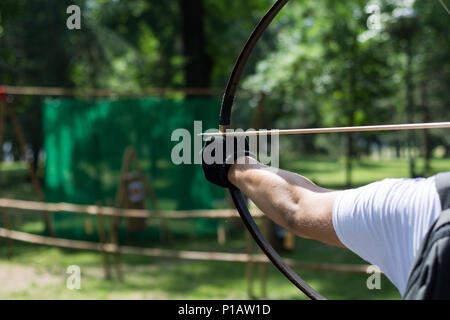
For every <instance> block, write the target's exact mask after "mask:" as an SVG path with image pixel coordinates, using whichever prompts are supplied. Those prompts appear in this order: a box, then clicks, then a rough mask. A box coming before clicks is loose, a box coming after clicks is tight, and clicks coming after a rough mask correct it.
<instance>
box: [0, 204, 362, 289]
mask: <svg viewBox="0 0 450 320" xmlns="http://www.w3.org/2000/svg"><path fill="white" fill-rule="evenodd" d="M0 209H3V213H2V216H3V224H4V227H3V228H0V238H5V239H7V242H6V244H7V250H8V251H7V252H8V257H11V256H12V252H13V244H12V240H16V241H22V242H27V243H33V244H40V245H47V246H54V247H60V248H67V249H78V250H90V251H99V252H101V253H102V258H103V266H104V272H105V276H106V277H107V278H110V276H111V272H110V259H109V254H112V255H113V257H114V266H115V270H116V274H117V277H118V278H119V279H122V272H121V268H120V255H121V254H128V255H143V256H148V257H159V258H171V259H184V260H197V261H222V262H224V261H225V262H241V263H247V265H248V268H247V285H248V292H249V297H254V296H253V293H252V292H253V291H252V287H253V281H252V278H253V271H252V270H253V267H252V266H253V265H256V264H258V265H260V266H261V291H262V296H265V292H266V290H265V287H266V275H265V273H266V271H265V265H267V264H270V263H271V262H270V261H269V259H268V258H267V257H266V256H265V255H263V254H253V252H252V251H253V249H252V248H253V243H252V242H251V240H250V239H248V240H249V242H248V245H247V247H248V248H247V253H228V252H205V251H187V250H170V249H161V248H144V247H133V246H123V245H119V243H118V239H117V234H118V226H119V224H118V219H119V217H128V218H129V217H133V218H136V217H137V218H170V219H186V218H211V219H224V218H239V214H238V213H237V212H236V211H235V210H232V209H223V210H189V211H170V210H166V211H162V210H158V211H149V210H143V209H118V208H114V207H111V206H107V207H104V206H100V205H77V204H71V203H45V202H36V201H24V200H14V199H5V198H0ZM10 210H27V211H34V212H41V213H42V212H47V213H56V214H58V213H61V212H70V213H75V214H87V215H95V216H97V220H98V221H97V222H98V228H99V236H100V242H99V243H96V242H89V241H81V240H69V239H62V238H55V237H46V236H41V235H37V234H30V233H25V232H21V231H15V230H11V228H10V224H9V222H8V221H9V220H8V219H7V218H8V213H7V212H8V211H10ZM251 213H252V216H253V217H254V218H262V217H263V216H264V215H263V213H262V212H261V211H260V210H258V209H255V210H252V211H251ZM104 217H108V218H109V219H110V222H111V235H110V237H109V239H107V236H106V233H105V228H104V227H105V226H104V220H103V218H104ZM249 244H251V245H249ZM284 261H285V262H286V263H287V264H288V265H289V266H291V267H293V268H299V269H308V270H317V271H326V272H343V273H366V271H367V268H368V265H349V264H334V263H309V262H303V261H298V260H293V259H284ZM249 271H251V272H249Z"/></svg>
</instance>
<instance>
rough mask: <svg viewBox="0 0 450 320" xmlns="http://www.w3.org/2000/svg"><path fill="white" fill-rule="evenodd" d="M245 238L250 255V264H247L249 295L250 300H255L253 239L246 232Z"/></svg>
mask: <svg viewBox="0 0 450 320" xmlns="http://www.w3.org/2000/svg"><path fill="white" fill-rule="evenodd" d="M245 237H246V240H247V255H248V258H249V259H248V262H247V268H246V274H247V295H248V297H249V298H253V297H254V294H253V270H254V263H253V261H252V254H253V239H252V236H251V234H250V232H247V231H246V232H245Z"/></svg>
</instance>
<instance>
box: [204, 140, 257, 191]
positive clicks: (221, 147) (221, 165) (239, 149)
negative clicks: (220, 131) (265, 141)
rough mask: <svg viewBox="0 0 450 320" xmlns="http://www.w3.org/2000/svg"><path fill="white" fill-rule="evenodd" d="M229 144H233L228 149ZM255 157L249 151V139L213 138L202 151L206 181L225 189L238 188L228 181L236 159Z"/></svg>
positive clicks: (207, 141)
mask: <svg viewBox="0 0 450 320" xmlns="http://www.w3.org/2000/svg"><path fill="white" fill-rule="evenodd" d="M227 144H233V146H229V147H228V149H229V150H228V152H227ZM243 156H252V157H254V155H253V154H252V153H251V152H250V151H249V143H248V139H247V137H225V136H213V137H210V138H208V139H207V140H206V142H205V146H204V147H203V149H202V168H203V173H204V174H205V177H206V180H208V181H209V182H212V183H214V184H216V185H218V186H220V187H224V188H236V187H235V186H234V185H233V184H232V183H231V182H230V181H229V180H228V171H229V170H230V168H231V166H232V165H233V164H234V163H236V159H238V158H240V157H243Z"/></svg>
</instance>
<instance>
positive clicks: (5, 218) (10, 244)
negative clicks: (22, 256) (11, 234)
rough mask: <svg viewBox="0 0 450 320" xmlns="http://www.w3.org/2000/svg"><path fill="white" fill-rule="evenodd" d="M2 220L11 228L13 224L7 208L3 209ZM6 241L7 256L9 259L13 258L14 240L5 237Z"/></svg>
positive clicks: (7, 227) (6, 226)
mask: <svg viewBox="0 0 450 320" xmlns="http://www.w3.org/2000/svg"><path fill="white" fill-rule="evenodd" d="M2 220H3V225H4V226H5V228H6V229H8V230H10V229H11V224H10V221H9V215H8V210H7V209H3V210H2ZM5 242H6V256H7V257H8V259H11V258H12V256H13V254H14V246H13V245H14V244H13V241H12V240H11V239H10V238H7V239H5Z"/></svg>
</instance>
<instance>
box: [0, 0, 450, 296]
mask: <svg viewBox="0 0 450 320" xmlns="http://www.w3.org/2000/svg"><path fill="white" fill-rule="evenodd" d="M74 4H75V5H77V6H78V7H79V8H80V19H79V23H80V27H81V28H80V29H76V28H75V29H71V28H69V27H68V19H69V20H70V19H71V18H70V17H72V14H74V13H75V14H76V12H75V11H73V12H72V11H70V12H69V13H68V12H67V8H68V7H69V6H70V5H74ZM272 4H273V1H271V0H246V1H237V0H229V1H217V0H166V1H156V0H128V1H124V0H77V1H65V0H20V1H17V0H14V1H13V0H2V1H1V2H0V92H3V98H2V99H1V101H0V103H1V110H0V160H1V163H0V188H1V189H0V198H1V199H0V210H1V212H0V215H1V221H0V225H1V229H0V282H1V283H2V286H1V287H0V298H2V299H20V298H30V299H60V298H64V299H79V298H81V299H213V298H214V299H247V298H268V299H302V298H304V297H303V296H302V295H301V294H300V292H298V290H297V289H296V288H295V287H294V286H293V285H291V284H290V282H289V281H288V280H287V279H285V278H284V277H283V276H282V275H281V274H280V273H279V272H278V271H277V270H276V269H275V267H273V266H272V265H271V264H265V263H263V264H260V263H249V262H246V259H247V258H245V257H247V256H245V255H244V256H242V255H239V254H242V253H244V254H250V253H252V254H259V251H258V249H257V248H256V247H255V245H254V243H253V241H252V240H250V239H249V237H248V234H247V232H246V231H245V229H244V227H243V226H242V224H241V222H240V220H239V219H238V218H235V217H234V216H233V215H235V213H234V211H233V210H227V209H232V208H233V206H232V204H231V203H230V201H229V199H228V197H227V195H226V193H225V192H224V190H222V189H220V188H217V187H215V186H213V185H210V184H209V183H207V182H206V181H205V180H204V177H203V173H202V170H201V167H200V166H199V165H194V164H191V165H189V164H182V165H176V164H174V163H172V162H171V158H170V157H171V152H172V149H173V148H174V146H175V145H176V144H177V143H178V141H171V134H172V132H173V130H175V129H177V128H185V129H187V130H188V131H189V132H191V133H193V128H194V121H195V120H197V121H202V126H203V130H206V129H209V128H216V127H217V125H218V114H219V109H220V101H221V95H222V93H223V88H224V87H225V85H226V81H227V80H228V76H229V74H230V72H231V70H232V66H233V64H234V62H235V60H236V58H237V56H238V54H239V52H240V50H241V48H242V47H243V45H244V43H245V41H246V39H247V38H248V36H249V35H250V33H251V31H252V30H253V28H254V26H255V25H256V23H257V22H258V21H259V19H260V18H261V17H262V16H263V15H264V13H265V12H266V11H267V10H268V8H269V7H270V6H271V5H272ZM72 18H73V17H72ZM71 21H72V22H73V21H74V20H71ZM449 22H450V16H449V14H448V13H447V12H446V10H445V8H444V7H443V6H442V5H441V3H439V1H414V0H404V1H394V0H389V1H388V0H378V1H375V0H372V1H360V0H348V1H345V2H338V1H332V0H320V1H312V0H306V1H298V0H291V1H290V2H289V3H288V4H287V6H286V7H285V8H284V9H283V10H282V11H281V12H280V14H279V15H278V16H277V17H276V18H275V20H274V21H273V23H272V25H271V26H270V27H269V29H268V30H267V31H266V32H265V33H264V35H263V37H262V38H261V40H260V42H259V43H258V45H257V47H256V48H255V51H254V53H253V55H252V56H251V58H250V60H249V63H248V66H247V68H246V70H245V72H244V75H243V79H242V82H241V86H240V88H239V91H238V96H237V98H236V102H235V106H234V109H233V114H232V123H233V126H234V127H241V128H250V127H252V128H257V129H258V128H267V129H271V128H279V129H285V128H286V129H287V128H310V127H311V128H313V127H330V126H360V125H374V124H394V123H418V122H435V121H447V120H448V119H450V112H449V111H450V109H449V103H450V64H449V61H448V58H449V56H450V42H449V40H450V39H449V37H450V36H449V35H450V24H449ZM0 95H2V94H1V93H0ZM446 130H447V129H442V130H440V129H437V130H424V131H415V132H412V131H410V132H376V133H359V134H358V133H354V134H319V135H302V136H281V137H280V145H281V148H280V149H281V150H282V152H281V155H280V157H281V158H280V166H281V168H283V169H287V170H290V171H294V172H298V173H300V174H302V175H305V176H306V177H308V178H310V179H311V180H313V181H314V182H316V183H318V184H320V185H322V186H324V187H328V188H335V189H344V188H349V187H357V186H361V185H364V184H367V183H370V182H373V181H377V180H380V179H383V178H387V177H419V176H425V177H427V176H430V175H433V174H435V173H437V172H440V171H446V170H450V161H449V160H448V157H449V155H450V136H449V134H448V131H446ZM188 158H189V157H188ZM190 159H192V161H193V160H194V154H193V153H192V154H191V155H190ZM18 200H20V201H18ZM60 202H64V203H68V204H72V205H73V206H66V207H64V208H57V209H55V207H51V206H49V205H51V204H52V203H60ZM76 205H79V206H76ZM85 205H90V206H93V207H86V206H85ZM105 207H106V209H105V210H106V211H107V209H108V208H121V209H139V210H140V211H133V212H130V211H120V212H121V213H120V214H119V213H117V212H116V211H108V212H109V213H108V212H106V211H105V212H103V211H102V210H101V208H105ZM253 210H254V213H255V215H258V214H259V213H258V211H257V209H256V208H253ZM99 212H100V213H101V214H99ZM111 212H112V213H111ZM136 212H138V213H136ZM85 213H91V214H85ZM258 221H259V223H260V225H261V227H262V228H263V230H264V232H265V234H266V236H267V237H268V238H269V239H270V240H271V242H272V243H273V245H274V247H275V248H277V249H278V250H279V251H280V252H281V254H282V255H283V256H284V257H288V258H290V259H291V260H292V261H296V263H294V264H295V265H296V270H297V271H298V272H299V274H300V275H302V276H303V277H304V278H305V280H306V281H307V282H308V283H310V284H311V285H312V287H314V288H315V289H317V290H318V291H319V292H320V293H321V294H323V295H324V296H326V297H328V298H333V299H398V298H400V296H399V294H398V292H397V291H396V289H395V288H394V287H393V286H392V285H391V284H390V283H389V281H388V280H387V279H386V278H385V277H383V278H382V280H381V288H379V289H377V288H375V289H372V290H369V289H368V286H367V279H368V276H369V275H368V274H366V272H365V265H364V264H365V262H364V261H362V260H361V259H359V258H358V257H357V256H355V255H353V254H352V253H351V252H349V251H346V250H344V249H341V248H332V247H329V246H326V245H322V244H320V243H317V242H314V241H309V240H303V239H300V238H296V237H293V236H292V235H290V234H288V233H287V232H285V231H283V230H282V229H280V228H278V227H277V226H274V225H273V224H271V223H270V222H268V221H266V220H264V219H258ZM9 230H13V231H14V232H15V233H14V232H10V231H9ZM49 239H50V240H49ZM55 239H66V240H69V241H72V242H69V244H68V245H64V243H62V242H61V241H59V242H58V240H55ZM49 241H50V242H49ZM77 241H78V242H77ZM99 243H100V244H112V245H113V247H111V248H112V249H111V250H110V251H108V250H106V249H105V247H104V246H98V244H99ZM44 244H46V245H44ZM66 244H67V243H66ZM122 247H123V248H122ZM125 247H127V248H134V249H129V250H128V249H126V248H125ZM120 248H122V251H121V249H120ZM147 249H155V250H153V251H152V250H147ZM156 249H158V250H160V251H158V250H156ZM127 250H128V251H127ZM145 250H147V251H145ZM192 252H194V253H195V254H193V255H192ZM183 253H187V254H183ZM227 254H231V255H227ZM192 256H195V257H194V258H192ZM183 257H188V258H187V259H186V258H183ZM189 257H191V258H189ZM231 260H233V261H231ZM71 265H76V266H79V268H80V270H81V288H79V289H76V288H75V289H73V288H72V289H70V288H69V287H70V286H69V285H68V282H67V281H69V280H68V277H70V275H71V273H70V272H69V273H67V272H68V271H67V270H68V269H67V268H68V267H69V266H71Z"/></svg>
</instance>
